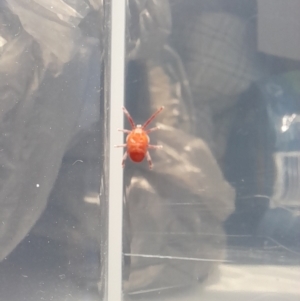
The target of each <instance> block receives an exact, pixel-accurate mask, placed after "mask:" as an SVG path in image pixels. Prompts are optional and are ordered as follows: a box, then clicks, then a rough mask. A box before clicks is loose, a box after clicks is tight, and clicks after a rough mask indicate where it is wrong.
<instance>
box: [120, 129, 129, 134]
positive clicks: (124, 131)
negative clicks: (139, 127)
mask: <svg viewBox="0 0 300 301" xmlns="http://www.w3.org/2000/svg"><path fill="white" fill-rule="evenodd" d="M118 131H119V132H123V133H126V134H129V133H131V131H130V130H123V129H118Z"/></svg>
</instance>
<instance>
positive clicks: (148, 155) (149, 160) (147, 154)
mask: <svg viewBox="0 0 300 301" xmlns="http://www.w3.org/2000/svg"><path fill="white" fill-rule="evenodd" d="M146 158H147V161H148V164H149V169H152V167H153V164H152V160H151V156H150V154H149V152H147V153H146Z"/></svg>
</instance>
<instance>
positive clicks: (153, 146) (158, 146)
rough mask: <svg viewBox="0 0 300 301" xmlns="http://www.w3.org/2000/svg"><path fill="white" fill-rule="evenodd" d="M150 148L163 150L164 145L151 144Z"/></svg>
mask: <svg viewBox="0 0 300 301" xmlns="http://www.w3.org/2000/svg"><path fill="white" fill-rule="evenodd" d="M148 148H150V149H160V148H163V146H162V145H152V144H149V145H148Z"/></svg>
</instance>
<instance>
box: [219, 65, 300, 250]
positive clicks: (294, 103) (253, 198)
mask: <svg viewBox="0 0 300 301" xmlns="http://www.w3.org/2000/svg"><path fill="white" fill-rule="evenodd" d="M299 84H300V72H299V71H293V72H288V73H284V74H282V75H278V76H274V77H271V78H268V79H266V80H264V81H260V82H258V83H257V84H255V85H254V86H253V87H252V88H251V89H250V90H249V91H248V92H247V93H245V94H244V95H243V96H241V101H240V103H239V106H238V107H237V111H236V112H237V113H236V121H235V123H234V127H233V130H232V133H231V138H230V141H229V144H228V145H229V147H228V149H227V156H226V160H225V164H224V168H225V175H226V178H227V179H228V180H229V181H230V183H232V184H233V185H234V187H235V188H236V191H237V196H236V211H235V212H234V213H233V214H232V216H231V217H230V218H229V219H228V220H227V221H226V229H227V232H228V234H235V235H255V236H259V237H264V236H265V237H269V238H271V239H274V240H275V241H276V242H278V243H279V244H283V245H287V246H288V248H294V249H295V248H296V249H297V248H298V246H299V237H300V231H299V227H298V223H299V208H300V201H299V200H300V191H299V180H300V179H299V174H300V173H299V170H300V163H299V160H300V126H299V124H300V123H299V121H300V120H299V114H300V90H299ZM230 241H234V238H232V239H230Z"/></svg>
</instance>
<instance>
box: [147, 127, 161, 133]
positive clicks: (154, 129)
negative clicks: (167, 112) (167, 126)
mask: <svg viewBox="0 0 300 301" xmlns="http://www.w3.org/2000/svg"><path fill="white" fill-rule="evenodd" d="M159 129H160V127H159V126H156V127H154V128H152V129H149V130H147V131H146V133H147V134H149V133H151V132H154V131H157V130H159Z"/></svg>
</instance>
